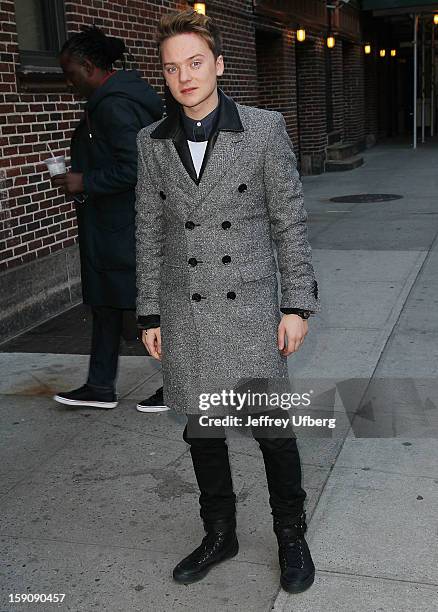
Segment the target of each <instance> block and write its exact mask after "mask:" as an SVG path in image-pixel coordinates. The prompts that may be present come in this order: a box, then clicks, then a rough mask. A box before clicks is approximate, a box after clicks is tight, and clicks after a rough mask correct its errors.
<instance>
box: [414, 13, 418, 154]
mask: <svg viewBox="0 0 438 612" xmlns="http://www.w3.org/2000/svg"><path fill="white" fill-rule="evenodd" d="M417 77H418V15H417V14H416V13H414V142H413V147H414V149H416V148H417Z"/></svg>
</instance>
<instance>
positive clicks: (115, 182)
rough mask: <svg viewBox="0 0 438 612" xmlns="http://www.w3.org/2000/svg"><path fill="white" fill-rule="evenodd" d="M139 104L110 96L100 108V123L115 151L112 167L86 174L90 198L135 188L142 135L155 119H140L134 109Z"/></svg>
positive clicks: (108, 142)
mask: <svg viewBox="0 0 438 612" xmlns="http://www.w3.org/2000/svg"><path fill="white" fill-rule="evenodd" d="M134 104H135V102H132V101H131V100H127V99H124V98H120V99H117V98H116V97H114V96H112V97H108V100H107V101H104V102H103V103H102V104H101V105H99V119H98V121H99V123H101V124H102V126H104V129H103V131H104V133H105V139H106V141H107V144H108V148H109V150H110V151H111V164H110V165H108V166H107V167H106V168H97V169H94V170H89V171H88V172H85V173H84V176H83V181H84V188H85V192H86V193H87V194H89V195H92V196H93V195H96V196H101V195H112V194H116V193H122V192H123V191H128V190H129V189H134V187H135V184H136V181H137V147H136V137H137V134H138V132H139V131H140V130H141V128H143V127H144V126H145V125H147V124H148V123H152V118H151V117H146V116H145V117H144V119H145V121H144V122H143V121H140V116H139V114H138V113H137V112H136V109H135V108H134V106H133V105H134Z"/></svg>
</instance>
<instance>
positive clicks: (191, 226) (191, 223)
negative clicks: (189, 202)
mask: <svg viewBox="0 0 438 612" xmlns="http://www.w3.org/2000/svg"><path fill="white" fill-rule="evenodd" d="M186 229H190V230H192V229H195V224H194V223H193V221H186Z"/></svg>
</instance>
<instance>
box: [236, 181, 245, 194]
mask: <svg viewBox="0 0 438 612" xmlns="http://www.w3.org/2000/svg"><path fill="white" fill-rule="evenodd" d="M237 189H238V191H239V193H243V192H244V191H246V190H247V189H248V185H245V183H242V184H241V185H239V187H238V188H237Z"/></svg>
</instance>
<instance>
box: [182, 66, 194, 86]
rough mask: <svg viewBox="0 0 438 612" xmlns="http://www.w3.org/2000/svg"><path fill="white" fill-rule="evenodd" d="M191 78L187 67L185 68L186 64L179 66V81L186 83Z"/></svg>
mask: <svg viewBox="0 0 438 612" xmlns="http://www.w3.org/2000/svg"><path fill="white" fill-rule="evenodd" d="M191 78H192V77H191V75H190V71H189V69H188V68H186V66H181V67H180V69H179V82H180V83H187V81H190V80H191Z"/></svg>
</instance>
